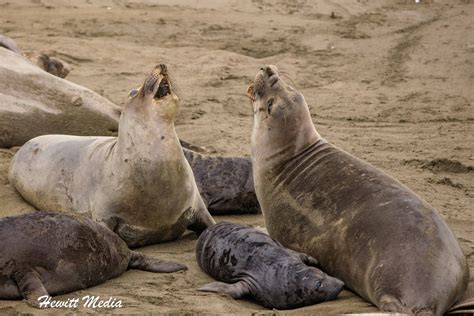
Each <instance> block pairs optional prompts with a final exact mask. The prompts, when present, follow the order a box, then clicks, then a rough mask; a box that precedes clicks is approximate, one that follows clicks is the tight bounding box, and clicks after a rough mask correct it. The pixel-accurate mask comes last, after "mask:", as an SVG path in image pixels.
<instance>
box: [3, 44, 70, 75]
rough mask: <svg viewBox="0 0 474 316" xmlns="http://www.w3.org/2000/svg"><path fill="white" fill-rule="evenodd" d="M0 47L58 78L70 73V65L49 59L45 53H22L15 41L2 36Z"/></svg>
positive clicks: (57, 59)
mask: <svg viewBox="0 0 474 316" xmlns="http://www.w3.org/2000/svg"><path fill="white" fill-rule="evenodd" d="M0 47H5V48H6V49H9V50H11V51H12V52H15V53H17V54H18V55H23V56H24V57H26V58H27V59H28V60H30V61H31V62H32V63H33V64H35V65H36V66H38V67H40V68H41V69H43V70H44V71H46V72H49V73H50V74H52V75H54V76H57V77H59V78H66V76H67V75H68V74H69V73H70V72H71V65H69V64H68V63H66V62H65V61H63V60H60V59H59V58H56V57H50V56H48V55H47V54H45V53H39V52H26V53H22V52H21V50H20V49H19V48H18V46H17V45H16V43H15V41H14V40H12V39H11V38H9V37H6V36H4V35H0Z"/></svg>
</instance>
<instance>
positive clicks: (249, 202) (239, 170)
mask: <svg viewBox="0 0 474 316" xmlns="http://www.w3.org/2000/svg"><path fill="white" fill-rule="evenodd" d="M184 156H185V157H186V159H187V160H188V162H189V164H190V165H191V168H192V169H193V172H194V177H195V179H196V183H197V186H198V189H199V192H200V193H201V196H202V198H203V200H204V203H205V204H206V206H207V209H208V210H209V212H210V213H211V214H212V215H222V214H244V213H259V212H260V206H259V205H258V200H257V195H256V194H255V187H254V185H253V174H252V161H251V160H250V159H249V158H244V157H213V156H207V155H202V154H199V153H197V152H194V151H192V150H184Z"/></svg>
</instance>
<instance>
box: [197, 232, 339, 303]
mask: <svg viewBox="0 0 474 316" xmlns="http://www.w3.org/2000/svg"><path fill="white" fill-rule="evenodd" d="M196 259H197V262H198V264H199V266H200V267H201V269H203V270H204V271H205V272H206V273H208V274H209V275H211V276H212V277H213V278H215V279H217V280H220V281H223V282H225V283H223V282H212V283H209V284H207V285H205V286H203V287H201V288H200V289H199V290H201V291H208V292H222V293H226V294H228V295H230V296H232V297H233V298H241V297H243V296H246V295H250V296H252V297H254V298H255V299H256V300H257V301H258V302H259V303H260V304H262V305H263V306H265V307H268V308H278V309H291V308H297V307H302V306H306V305H312V304H317V303H320V302H323V301H328V300H333V299H335V298H336V297H337V295H338V294H339V292H341V290H342V287H343V285H344V283H343V282H342V281H340V280H338V279H336V278H333V277H330V276H329V275H327V274H326V273H324V272H322V271H321V270H319V269H318V268H316V267H317V265H318V261H317V260H316V259H314V258H313V257H311V256H308V255H305V254H303V253H299V252H296V251H293V250H290V249H287V248H284V247H282V246H281V245H280V243H278V242H277V241H275V240H273V239H272V238H271V237H270V236H268V235H267V234H265V233H263V232H261V231H259V230H256V229H254V228H251V227H248V226H243V225H238V224H231V223H219V224H216V225H214V226H211V227H209V228H208V229H206V230H205V231H204V232H203V233H202V234H201V236H200V237H199V240H198V242H197V245H196Z"/></svg>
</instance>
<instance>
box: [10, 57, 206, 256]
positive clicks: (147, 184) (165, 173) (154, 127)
mask: <svg viewBox="0 0 474 316" xmlns="http://www.w3.org/2000/svg"><path fill="white" fill-rule="evenodd" d="M178 106H179V98H178V96H177V95H176V94H175V93H174V90H173V84H172V83H171V81H170V80H169V74H168V71H167V68H166V66H165V65H158V66H157V67H156V68H155V69H154V70H153V71H152V73H151V74H150V75H149V76H148V77H147V78H146V80H145V82H144V83H143V85H142V86H141V87H140V89H138V90H132V91H131V93H130V96H129V99H128V100H127V102H126V104H125V106H124V109H123V111H122V116H121V118H120V123H119V132H118V134H119V135H118V137H79V136H66V135H45V136H40V137H37V138H34V139H32V140H30V141H29V142H27V143H26V144H25V145H24V146H23V147H22V148H21V149H20V150H19V151H18V152H17V154H16V155H15V157H14V158H13V160H12V163H11V166H10V172H9V180H10V183H11V184H12V185H13V186H14V187H15V188H16V189H17V190H18V192H19V193H20V194H21V195H22V196H23V198H24V199H25V200H26V201H27V202H29V203H30V204H32V205H33V206H34V207H36V208H37V209H40V210H54V211H74V212H80V213H90V214H91V215H92V218H93V219H94V220H97V221H99V222H104V223H105V224H106V225H107V226H108V227H109V228H111V229H112V230H113V231H115V232H116V233H117V234H118V235H119V236H120V237H122V239H123V240H125V242H126V243H127V244H128V245H129V246H130V247H137V246H143V245H146V244H151V243H157V242H163V241H169V240H174V239H176V238H178V237H179V236H180V235H181V234H182V233H183V232H184V231H185V230H186V228H188V229H191V230H193V231H196V232H198V233H199V232H201V231H203V230H204V229H206V228H207V227H208V226H209V225H212V224H214V220H213V219H212V217H211V215H210V214H209V212H208V211H207V209H206V206H205V205H204V202H203V201H202V198H201V196H200V195H199V191H198V188H197V186H196V182H195V181H194V177H193V172H192V170H191V168H190V166H189V164H188V162H187V161H186V159H185V157H184V154H183V151H182V149H181V146H180V144H179V140H178V137H177V135H176V132H175V129H174V116H175V114H176V112H177V111H178Z"/></svg>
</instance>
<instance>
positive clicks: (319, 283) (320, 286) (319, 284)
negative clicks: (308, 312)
mask: <svg viewBox="0 0 474 316" xmlns="http://www.w3.org/2000/svg"><path fill="white" fill-rule="evenodd" d="M315 285H316V288H317V289H320V288H322V287H323V282H321V281H318V282H316V284H315Z"/></svg>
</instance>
